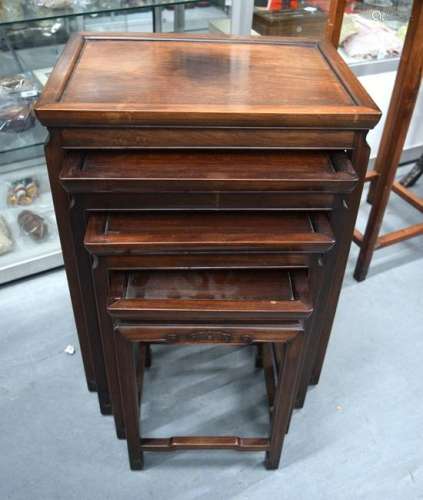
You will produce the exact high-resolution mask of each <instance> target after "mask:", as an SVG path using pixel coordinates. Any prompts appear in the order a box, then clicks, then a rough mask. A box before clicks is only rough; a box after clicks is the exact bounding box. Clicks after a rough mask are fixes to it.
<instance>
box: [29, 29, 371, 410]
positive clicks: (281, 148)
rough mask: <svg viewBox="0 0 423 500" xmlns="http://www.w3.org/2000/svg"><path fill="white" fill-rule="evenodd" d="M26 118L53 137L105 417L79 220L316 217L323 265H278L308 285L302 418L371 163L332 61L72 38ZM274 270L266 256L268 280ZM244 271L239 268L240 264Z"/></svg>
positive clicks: (51, 156) (366, 114)
mask: <svg viewBox="0 0 423 500" xmlns="http://www.w3.org/2000/svg"><path fill="white" fill-rule="evenodd" d="M36 113H37V116H38V118H39V119H40V121H41V122H42V123H43V124H44V125H46V126H47V127H48V129H49V132H50V138H49V141H48V144H47V146H46V157H47V164H48V171H49V176H50V183H51V190H52V194H53V200H54V205H55V210H56V215H57V220H58V227H59V234H60V238H61V243H62V249H63V255H64V261H65V267H66V272H67V277H68V282H69V288H70V293H71V298H72V304H73V309H74V314H75V321H76V325H77V330H78V335H79V340H80V345H81V353H82V357H83V361H84V367H85V372H86V377H87V382H88V387H89V388H90V389H91V390H96V391H97V392H98V395H99V400H100V406H101V410H102V412H103V413H105V414H107V413H111V411H112V409H111V405H110V398H109V387H108V381H107V376H106V370H105V364H104V354H103V346H102V343H101V338H100V332H99V327H98V315H97V310H96V302H95V296H94V290H93V281H92V273H91V271H92V267H93V265H94V266H95V265H96V262H95V259H93V257H92V256H90V254H89V253H88V252H87V250H86V249H85V248H84V245H83V239H84V235H85V232H86V224H87V219H88V217H89V215H90V214H92V213H94V212H103V211H108V212H112V211H133V210H137V211H142V212H145V213H146V216H147V218H148V216H150V215H152V214H153V215H154V214H155V213H156V212H158V211H164V210H165V211H181V210H183V211H187V212H192V213H200V212H208V213H209V212H220V211H231V212H234V213H235V214H237V215H236V216H237V217H240V216H242V214H243V213H244V214H247V211H250V212H251V211H254V212H261V211H266V212H267V211H272V212H275V213H276V214H277V213H281V212H284V213H286V212H291V213H293V214H294V215H295V214H298V213H299V212H301V213H304V212H306V213H307V214H309V215H310V217H311V216H313V217H314V215H313V214H315V215H316V216H317V214H319V213H320V214H321V213H324V214H325V215H326V218H327V220H328V222H329V225H330V228H331V235H333V237H334V240H335V243H334V245H333V246H332V248H331V249H330V250H329V251H328V252H326V253H324V254H323V253H322V254H321V255H320V256H319V255H317V256H316V258H315V259H312V260H311V261H307V262H304V259H303V257H302V256H301V255H302V254H301V251H300V252H299V254H295V255H293V254H292V255H291V254H290V253H289V249H286V255H285V256H284V259H285V262H286V265H287V266H288V267H289V266H290V265H291V266H292V265H293V262H294V261H295V262H296V264H295V265H297V266H299V267H301V266H311V267H312V268H313V269H314V270H315V271H316V272H315V273H314V275H315V276H316V278H315V282H314V284H313V290H314V292H313V293H314V298H315V300H314V303H315V311H314V313H313V315H312V317H311V319H310V320H309V321H308V322H307V324H306V328H307V329H308V332H309V334H308V335H307V338H308V339H309V341H308V345H307V346H306V349H305V352H306V354H305V356H304V359H303V361H302V369H301V376H300V380H299V381H298V398H297V406H301V405H302V404H303V403H304V398H305V394H306V390H307V386H308V385H309V383H317V381H318V379H319V375H320V371H321V367H322V363H323V359H324V355H325V351H326V347H327V343H328V340H329V335H330V331H331V327H332V322H333V318H334V315H335V310H336V305H337V301H338V296H339V292H340V289H341V284H342V279H343V275H344V270H345V264H346V260H347V256H348V252H349V248H350V243H351V238H352V233H353V228H354V223H355V219H356V215H357V209H358V204H359V200H360V195H361V190H362V184H363V179H364V175H365V170H366V166H367V161H368V155H369V149H368V146H367V144H366V134H367V132H368V130H369V129H370V128H372V127H374V125H375V124H376V123H377V121H378V120H379V117H380V113H379V110H378V109H377V107H376V105H375V104H374V103H373V101H372V100H371V99H370V98H369V97H368V95H367V93H366V92H365V90H364V89H363V88H362V87H361V85H360V83H359V82H358V81H357V79H356V78H355V76H354V75H353V74H352V73H351V71H350V70H349V68H348V67H347V66H346V64H345V63H344V62H343V61H342V59H341V58H340V57H339V55H338V54H337V52H336V50H335V49H334V48H333V47H332V46H331V45H330V44H328V43H326V42H315V41H310V40H305V39H304V40H301V39H281V38H266V37H260V38H238V37H217V36H205V35H204V36H190V35H174V34H170V35H151V34H135V33H132V34H128V33H127V34H119V33H115V34H113V33H112V34H110V33H107V34H98V33H82V34H79V35H76V36H74V37H73V38H72V39H71V40H70V41H69V43H68V44H67V46H66V48H65V50H64V52H63V54H62V56H61V58H60V60H59V61H58V63H57V65H56V67H55V69H54V71H53V73H52V75H51V77H50V79H49V81H48V83H47V85H46V87H45V89H44V92H43V95H42V97H41V99H40V100H39V102H38V105H37V107H36ZM244 220H245V222H244V224H245V226H247V227H248V224H249V220H248V216H247V215H246V216H245V219H244ZM316 220H317V222H316V221H315V222H313V224H317V225H318V224H319V222H318V220H319V219H318V217H317V219H316ZM316 231H317V232H319V231H318V229H316ZM220 251H224V249H223V250H220ZM278 255H279V254H278V253H277V252H276V253H275V252H273V253H272V252H270V254H269V255H268V256H267V257H266V258H267V259H268V260H267V262H269V266H271V260H272V259H277V258H278ZM290 255H291V256H290ZM146 258H147V257H146ZM201 258H202V257H201V255H199V256H198V259H201ZM242 258H243V259H244V266H248V262H249V260H248V259H249V257H248V253H247V254H245V255H243V257H242ZM203 259H204V257H203ZM218 259H219V256H218V254H216V255H215V256H211V257H210V258H209V259H208V260H207V259H204V261H203V266H205V267H208V266H210V267H213V262H214V261H215V262H216V261H218ZM290 259H294V260H291V264H290V263H289V262H290ZM295 259H296V260H295ZM60 306H61V305H60V304H58V307H60Z"/></svg>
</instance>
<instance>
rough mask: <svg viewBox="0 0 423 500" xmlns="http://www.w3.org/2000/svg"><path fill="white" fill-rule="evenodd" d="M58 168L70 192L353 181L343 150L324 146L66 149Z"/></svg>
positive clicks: (319, 187)
mask: <svg viewBox="0 0 423 500" xmlns="http://www.w3.org/2000/svg"><path fill="white" fill-rule="evenodd" d="M64 165H65V166H64V168H63V170H62V172H61V173H60V180H61V182H62V184H63V186H64V187H65V188H66V190H68V191H69V192H71V193H90V192H92V191H94V190H99V191H101V192H102V193H113V192H116V189H117V188H118V189H119V191H120V192H122V193H143V192H157V191H166V192H169V191H175V192H178V191H180V190H183V191H203V192H204V191H252V190H255V191H307V192H310V191H315V192H328V193H346V192H350V191H352V190H353V189H354V187H355V185H356V184H357V180H358V177H357V174H356V173H355V171H354V168H353V166H352V164H351V162H350V160H349V158H348V156H347V155H345V154H343V153H340V152H334V153H332V154H331V153H327V152H325V151H300V152H299V151H295V152H294V151H287V152H285V153H284V154H283V155H281V154H280V153H279V152H275V151H254V150H253V151H251V152H250V153H249V154H248V155H246V154H245V152H244V151H233V150H217V151H216V150H214V151H204V153H203V154H202V155H201V156H199V155H198V152H196V151H186V152H185V151H184V152H181V151H174V150H171V151H144V152H142V153H140V152H139V151H129V152H128V151H126V152H104V151H101V152H98V151H96V152H90V151H87V152H86V154H84V155H81V154H72V153H71V154H69V155H67V158H66V160H65V162H64Z"/></svg>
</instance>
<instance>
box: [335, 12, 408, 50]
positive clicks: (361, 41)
mask: <svg viewBox="0 0 423 500" xmlns="http://www.w3.org/2000/svg"><path fill="white" fill-rule="evenodd" d="M402 45H403V40H402V39H401V36H398V34H397V32H396V31H395V30H393V29H391V28H389V27H388V26H385V25H384V24H383V23H381V22H380V21H374V20H370V19H366V18H364V17H363V16H361V15H359V14H351V15H349V16H345V22H344V26H343V28H342V34H341V46H342V48H343V49H344V50H345V52H346V54H347V55H348V56H349V57H353V58H356V59H383V58H386V57H393V56H398V55H399V54H400V53H401V50H402Z"/></svg>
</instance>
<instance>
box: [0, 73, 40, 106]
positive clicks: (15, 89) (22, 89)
mask: <svg viewBox="0 0 423 500" xmlns="http://www.w3.org/2000/svg"><path fill="white" fill-rule="evenodd" d="M39 93H40V89H39V87H38V85H37V83H36V81H35V80H34V79H33V78H31V77H30V76H28V75H25V74H24V73H18V74H17V75H12V76H7V77H3V78H0V95H6V96H14V97H18V98H20V99H24V100H27V101H32V100H34V98H36V97H37V96H38V95H39Z"/></svg>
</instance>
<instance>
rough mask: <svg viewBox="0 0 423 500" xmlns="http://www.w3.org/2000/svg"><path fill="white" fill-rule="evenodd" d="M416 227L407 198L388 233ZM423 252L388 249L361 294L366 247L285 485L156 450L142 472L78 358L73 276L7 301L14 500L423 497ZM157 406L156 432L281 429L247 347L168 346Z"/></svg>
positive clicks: (152, 431) (290, 447) (271, 475)
mask: <svg viewBox="0 0 423 500" xmlns="http://www.w3.org/2000/svg"><path fill="white" fill-rule="evenodd" d="M421 184H423V183H421ZM365 209H366V208H365V207H363V212H362V214H364V212H365ZM415 220H418V216H417V214H416V213H415V212H412V211H409V210H408V208H405V207H404V204H403V203H402V202H401V201H399V200H397V199H396V200H393V204H391V205H390V209H389V211H388V217H387V219H386V224H385V226H386V227H387V228H388V227H389V228H391V226H395V227H398V226H399V225H401V224H405V223H410V222H411V223H412V222H415ZM422 243H423V239H422V238H419V239H415V240H414V241H410V242H407V243H403V244H401V245H397V246H395V247H392V248H390V249H386V250H383V251H380V252H378V253H377V254H376V255H375V259H374V262H373V267H372V270H371V273H370V275H369V278H368V279H367V281H365V282H364V283H361V284H358V283H356V282H355V281H354V280H353V279H352V277H351V274H352V270H353V264H354V262H355V257H356V254H357V249H356V248H353V250H352V254H351V258H350V263H349V267H348V271H347V275H346V279H345V284H344V289H343V293H342V298H341V301H340V304H339V309H338V313H337V318H336V322H335V326H334V330H333V336H332V340H331V343H330V347H329V351H328V355H327V359H326V364H325V368H324V371H323V374H322V378H321V381H320V384H319V385H318V386H317V387H315V388H312V389H311V390H310V392H309V394H308V398H307V401H306V405H305V407H304V409H303V410H301V411H298V412H296V413H295V415H294V418H293V422H292V425H291V430H290V432H289V435H288V437H287V440H286V444H285V448H284V452H283V457H282V465H281V468H280V470H278V471H276V472H269V471H266V470H265V469H264V468H263V465H262V461H263V456H262V454H236V453H233V452H221V451H220V452H219V451H217V452H210V453H205V452H202V453H193V452H185V453H180V454H151V453H150V454H146V470H145V471H144V472H130V471H129V470H128V464H127V454H126V445H125V443H124V442H122V441H118V440H117V439H116V438H115V437H114V431H113V424H112V419H111V418H110V417H102V416H100V414H99V412H98V406H97V401H96V397H95V395H94V394H90V393H88V392H87V390H86V387H85V385H84V378H83V373H82V366H81V360H80V356H79V352H78V351H77V353H76V355H74V356H69V355H67V354H65V353H64V352H63V350H64V348H65V347H66V345H67V344H77V341H76V336H75V328H74V324H73V319H72V313H71V307H70V302H69V297H68V291H67V287H66V281H65V276H64V272H63V270H57V271H53V272H50V273H46V274H43V275H40V276H38V277H34V278H31V279H28V280H24V281H21V282H18V283H15V284H12V285H9V286H4V287H2V288H0V324H1V332H0V450H1V453H0V499H9V498H10V499H14V500H15V499H23V500H29V499H30V500H37V499H40V500H41V499H42V500H46V499H62V498H63V499H74V498H75V499H78V500H81V499H90V500H95V499H113V500H119V499H125V500H126V499H148V498H154V499H168V498H172V499H175V500H177V499H183V500H189V499H197V498H202V499H210V500H215V499H229V498H230V499H263V498H278V499H279V498H280V499H282V498H283V499H295V500H302V499H305V500H309V499H312V500H319V499H322V500H327V499H331V500H337V499H340V500H341V499H342V500H349V499H351V500H356V499H366V500H369V499H371V500H376V499H381V500H382V499H383V500H386V499H389V500H395V499H401V500H412V499H422V498H423V384H422V380H423V361H422V360H423V335H422V333H423V329H422V324H423V295H422V284H423V265H422V264H423V260H422V257H423V254H422ZM165 381H166V385H165ZM145 400H146V403H145V404H143V408H142V413H143V430H144V433H145V434H149V435H154V436H160V435H161V436H166V435H171V434H184V433H188V432H190V433H198V434H200V433H204V432H207V433H222V429H224V431H225V433H228V434H232V433H236V434H238V433H239V434H242V433H243V434H245V435H255V434H259V433H262V432H265V431H266V425H267V417H266V410H265V394H264V384H263V377H262V373H261V372H260V371H256V370H255V369H254V364H253V355H252V351H251V350H250V349H248V348H244V349H230V348H217V347H207V346H206V347H203V348H201V349H198V348H183V347H178V348H173V349H170V348H166V347H161V348H157V347H156V348H155V349H154V366H153V368H152V369H151V370H150V371H149V372H148V375H147V379H146V393H145Z"/></svg>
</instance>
